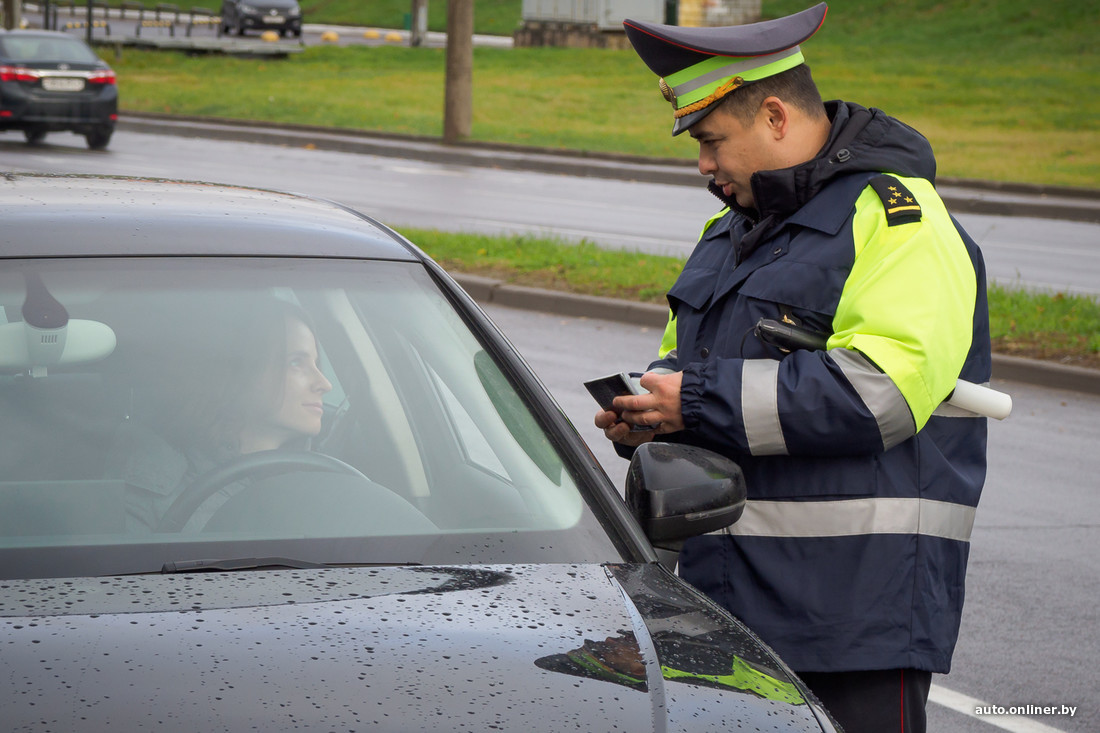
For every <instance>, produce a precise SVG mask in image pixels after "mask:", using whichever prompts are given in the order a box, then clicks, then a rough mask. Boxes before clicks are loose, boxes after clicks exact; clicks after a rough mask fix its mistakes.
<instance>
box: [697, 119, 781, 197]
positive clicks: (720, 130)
mask: <svg viewBox="0 0 1100 733" xmlns="http://www.w3.org/2000/svg"><path fill="white" fill-rule="evenodd" d="M688 134H690V135H691V136H692V137H693V138H695V140H696V141H697V142H698V143H699V172H700V173H702V174H703V175H704V176H710V177H711V178H713V179H714V182H715V183H716V184H718V185H719V186H720V187H721V188H722V193H723V194H725V195H726V197H731V196H732V197H733V198H734V199H736V201H737V203H738V204H739V205H741V206H744V207H745V208H752V207H753V206H754V205H755V202H754V200H753V195H752V186H750V185H749V179H750V178H751V177H752V174H753V173H755V172H757V171H759V170H773V169H774V168H777V167H781V166H776V165H774V163H773V159H774V151H773V148H772V146H773V144H774V138H773V136H772V135H771V130H770V129H769V127H768V125H767V124H766V121H763V120H762V119H761V115H760V114H758V115H757V119H756V120H755V121H754V123H753V124H752V125H751V126H750V127H746V126H745V125H743V124H741V121H740V120H739V119H737V118H736V117H735V116H733V115H731V114H730V113H729V112H727V111H726V110H725V109H724V108H722V107H719V108H718V109H716V110H714V111H713V112H711V113H710V114H709V115H707V116H706V117H704V118H703V119H701V120H699V121H698V122H696V123H695V124H694V125H692V126H691V128H690V129H689V130H688Z"/></svg>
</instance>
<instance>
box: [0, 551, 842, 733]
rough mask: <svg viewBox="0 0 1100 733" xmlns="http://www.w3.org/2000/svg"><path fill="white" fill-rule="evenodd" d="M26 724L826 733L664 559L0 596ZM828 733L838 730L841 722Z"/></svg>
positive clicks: (145, 582)
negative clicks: (656, 562) (817, 732)
mask: <svg viewBox="0 0 1100 733" xmlns="http://www.w3.org/2000/svg"><path fill="white" fill-rule="evenodd" d="M0 649H3V659H4V665H3V668H4V670H5V672H6V675H5V676H6V677H7V678H8V679H7V684H5V685H4V686H3V689H2V691H0V709H3V710H4V719H5V723H6V727H7V728H8V729H9V730H69V731H83V730H107V729H117V730H143V729H156V730H158V731H175V730H180V731H195V730H203V731H214V730H232V731H235V730H265V731H276V730H290V729H294V730H302V729H324V730H351V729H363V728H370V729H382V730H409V731H413V730H415V731H424V730H447V731H454V730H479V731H481V730H486V729H504V730H517V729H523V730H527V731H561V730H566V729H574V730H588V729H600V730H629V731H644V730H670V731H676V730H684V731H686V730H691V731H703V730H712V729H713V730H719V729H721V730H732V729H738V723H741V724H742V726H743V727H746V728H747V729H749V730H753V729H757V730H820V729H821V727H822V725H819V723H818V718H820V719H821V720H822V721H824V720H825V715H824V713H822V712H821V711H820V708H817V707H816V706H815V705H813V704H811V703H808V702H807V700H806V696H807V694H806V693H805V690H804V688H802V687H801V683H798V682H796V681H795V680H793V679H792V678H791V677H790V676H789V675H788V673H787V672H786V671H785V668H784V667H783V666H782V665H781V663H780V662H778V660H776V659H775V658H774V657H773V656H772V655H771V654H770V653H768V652H767V651H766V650H765V649H763V647H762V646H761V645H760V644H759V643H758V642H757V641H756V640H755V639H754V637H752V635H751V634H749V633H748V632H747V631H746V630H745V629H744V628H743V627H741V626H740V625H739V624H738V623H737V622H735V621H734V620H732V619H731V618H730V617H728V616H726V615H725V614H723V613H722V612H720V611H719V610H718V609H717V608H716V607H714V606H713V605H711V604H710V603H709V602H708V601H707V600H706V599H705V598H703V597H702V596H700V595H699V594H697V593H696V592H694V591H693V590H691V589H689V588H688V587H687V586H685V585H684V584H682V583H680V582H679V581H678V580H677V579H675V578H674V577H673V576H671V575H670V574H669V573H668V572H667V571H665V570H663V569H662V568H661V567H660V566H658V565H526V566H518V565H513V566H458V567H380V568H355V569H352V568H331V569H318V570H276V571H271V570H267V571H251V572H238V573H202V574H190V575H145V576H130V577H120V578H83V579H49V580H7V581H3V582H2V583H0ZM823 727H824V729H825V730H832V728H831V727H830V726H829V724H828V723H827V722H824V723H823Z"/></svg>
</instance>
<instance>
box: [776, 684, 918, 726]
mask: <svg viewBox="0 0 1100 733" xmlns="http://www.w3.org/2000/svg"><path fill="white" fill-rule="evenodd" d="M798 676H799V677H801V678H802V681H803V682H805V683H806V685H807V686H808V687H809V688H810V690H811V691H812V692H813V693H814V694H815V695H817V697H818V699H819V700H821V702H822V704H823V705H824V706H825V707H826V709H827V710H828V711H829V712H830V713H832V716H833V717H834V718H836V721H837V722H838V723H840V725H841V726H842V727H843V728H844V733H925V724H926V721H925V715H924V707H925V705H926V704H927V703H928V688H930V687H931V686H932V673H931V672H924V671H922V670H919V669H884V670H874V671H870V672H805V673H803V672H799V673H798Z"/></svg>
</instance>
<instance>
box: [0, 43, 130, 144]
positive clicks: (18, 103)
mask: <svg viewBox="0 0 1100 733" xmlns="http://www.w3.org/2000/svg"><path fill="white" fill-rule="evenodd" d="M117 120H118V87H117V85H116V82H115V72H114V71H112V70H111V67H110V66H108V65H107V63H106V62H104V61H103V60H102V59H100V58H99V57H98V56H97V55H96V54H95V52H94V51H93V50H92V49H91V48H90V47H89V46H88V44H86V43H85V42H84V41H82V40H80V39H79V38H76V37H75V36H71V35H68V34H65V33H62V32H58V31H25V30H15V31H3V30H0V131H2V130H22V131H23V135H24V136H25V137H26V140H27V142H28V143H30V144H32V145H33V144H36V143H39V142H42V140H43V138H45V137H46V134H47V133H49V132H57V131H63V130H67V131H70V132H75V133H77V134H78V135H83V136H84V139H85V140H87V141H88V147H89V148H91V149H92V150H102V149H103V148H106V147H107V144H108V143H109V142H110V141H111V134H112V133H113V132H114V129H115V122H116V121H117Z"/></svg>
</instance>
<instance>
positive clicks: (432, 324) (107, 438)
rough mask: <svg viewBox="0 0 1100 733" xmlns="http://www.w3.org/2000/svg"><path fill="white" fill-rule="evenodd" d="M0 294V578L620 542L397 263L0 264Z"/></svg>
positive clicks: (435, 300) (571, 472)
mask: <svg viewBox="0 0 1100 733" xmlns="http://www.w3.org/2000/svg"><path fill="white" fill-rule="evenodd" d="M0 305H2V307H3V308H2V310H0V577H65V576H77V575H108V574H112V575H113V574H123V573H141V572H160V571H161V570H162V568H164V567H168V568H172V567H186V566H187V564H188V563H194V562H195V561H199V560H203V561H207V560H223V559H224V560H234V559H237V560H239V559H240V558H273V557H274V558H286V559H287V560H286V562H287V563H288V564H291V563H293V562H306V563H313V562H316V563H326V564H364V563H366V564H373V563H378V564H401V563H410V564H411V563H425V564H428V563H430V564H455V563H471V562H475V563H489V562H492V563H497V562H504V563H512V562H593V561H596V562H602V561H617V560H621V559H623V551H622V550H621V549H617V545H616V542H617V540H616V541H613V540H612V539H610V538H609V535H608V532H607V531H606V529H605V528H604V527H603V526H602V525H601V523H600V521H599V520H598V519H597V516H596V513H595V512H594V511H593V508H592V507H591V506H589V502H588V501H586V498H585V497H586V495H587V494H586V492H583V491H582V490H581V489H580V488H579V487H578V478H577V475H576V472H575V469H573V468H571V466H570V464H569V462H568V461H566V460H563V458H562V455H561V453H560V452H559V450H558V449H557V448H556V447H555V446H556V445H558V444H559V443H560V441H558V440H555V439H553V438H552V436H551V434H550V433H549V432H548V431H547V430H546V429H545V428H544V427H543V426H541V425H540V423H539V421H538V420H537V418H536V417H535V415H536V412H535V411H533V410H532V407H531V404H530V403H529V399H530V398H527V399H525V398H524V397H523V396H522V394H523V392H522V390H521V389H517V387H516V383H515V382H514V380H513V379H511V378H509V377H508V376H506V371H505V370H503V369H502V367H501V365H500V364H501V362H500V361H499V359H498V358H496V357H495V356H493V348H492V347H491V346H489V345H487V344H488V341H491V340H486V342H483V340H482V339H479V338H478V337H477V336H476V335H475V333H474V332H473V331H472V330H471V328H470V327H469V326H468V325H467V323H466V320H465V319H463V317H461V316H460V314H459V313H458V312H457V311H456V310H455V307H454V306H453V305H452V304H451V302H450V301H449V300H448V299H447V297H445V295H444V294H443V293H442V292H441V291H440V290H439V288H438V287H437V286H436V285H435V284H434V282H433V281H432V279H431V277H430V276H429V275H428V273H427V271H426V270H425V268H424V267H423V265H421V264H419V263H412V262H389V261H367V260H331V259H294V258H273V259H261V258H241V259H236V258H228V257H222V258H183V257H173V258H120V259H113V258H98V259H96V258H89V259H52V260H50V259H36V260H33V261H32V260H22V261H20V260H9V261H7V262H6V263H5V268H4V270H2V271H0ZM279 562H283V561H281V560H276V561H272V563H273V564H278V563H279Z"/></svg>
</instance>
